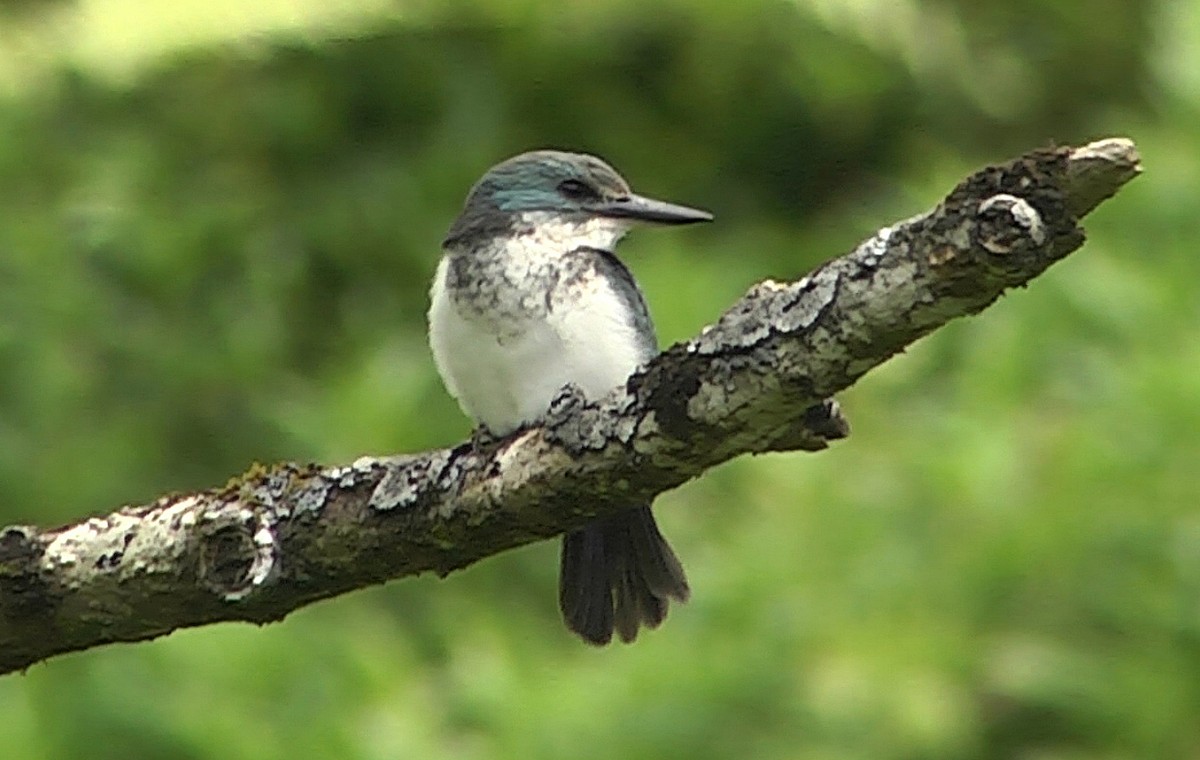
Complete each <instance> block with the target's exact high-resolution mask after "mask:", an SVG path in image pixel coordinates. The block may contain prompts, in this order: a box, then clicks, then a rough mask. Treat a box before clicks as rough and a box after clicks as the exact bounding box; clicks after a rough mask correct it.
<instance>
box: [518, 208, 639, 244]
mask: <svg viewBox="0 0 1200 760" xmlns="http://www.w3.org/2000/svg"><path fill="white" fill-rule="evenodd" d="M521 221H522V222H523V223H524V224H527V225H528V226H529V227H530V228H531V229H530V231H529V232H528V233H525V234H523V235H521V236H520V238H519V239H520V240H521V241H522V242H523V243H524V244H526V245H529V244H532V245H534V246H537V247H539V248H542V247H545V248H556V249H560V250H561V251H562V252H563V253H569V252H570V251H572V250H574V249H576V248H581V247H585V246H586V247H589V248H600V249H602V250H606V251H611V250H612V249H613V247H614V246H616V244H617V241H619V240H620V239H621V238H623V237H625V233H627V232H629V228H630V227H632V224H631V223H630V222H629V221H628V220H625V219H612V218H608V217H591V218H589V219H586V220H583V221H576V220H573V219H568V218H564V217H563V216H562V215H561V214H556V213H554V212H551V211H526V212H525V213H523V214H521ZM523 226H524V225H523Z"/></svg>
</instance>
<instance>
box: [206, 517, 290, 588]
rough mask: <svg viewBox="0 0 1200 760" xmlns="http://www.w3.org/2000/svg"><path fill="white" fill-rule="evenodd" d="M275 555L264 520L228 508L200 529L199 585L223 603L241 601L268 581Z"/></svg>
mask: <svg viewBox="0 0 1200 760" xmlns="http://www.w3.org/2000/svg"><path fill="white" fill-rule="evenodd" d="M278 551H279V546H278V543H277V541H276V539H275V531H274V530H273V529H272V527H271V524H270V522H269V521H268V519H267V518H266V517H264V516H262V515H258V514H256V513H255V512H253V511H252V510H249V509H246V508H245V507H240V506H238V505H236V504H234V505H230V506H228V507H226V508H225V509H223V510H220V511H217V512H213V513H210V514H208V515H205V521H204V522H203V523H202V524H201V526H200V567H199V574H200V581H201V582H202V583H203V584H204V585H205V586H207V587H208V588H209V589H211V590H212V591H213V593H215V594H216V595H217V596H219V597H221V599H223V600H224V601H226V602H237V601H241V600H242V599H245V598H246V597H248V596H250V594H252V593H254V592H255V591H257V590H258V589H259V588H261V587H262V586H263V585H264V584H265V583H266V582H267V579H268V578H270V577H271V575H272V573H273V571H274V570H275V567H276V560H277V557H278Z"/></svg>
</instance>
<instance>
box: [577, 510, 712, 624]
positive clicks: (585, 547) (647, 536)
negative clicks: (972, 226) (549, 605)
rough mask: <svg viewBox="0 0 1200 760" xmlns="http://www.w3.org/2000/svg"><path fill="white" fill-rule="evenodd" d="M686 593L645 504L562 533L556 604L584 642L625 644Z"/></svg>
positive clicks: (678, 569) (673, 558) (679, 572)
mask: <svg viewBox="0 0 1200 760" xmlns="http://www.w3.org/2000/svg"><path fill="white" fill-rule="evenodd" d="M690 595H691V589H689V588H688V582H687V577H686V576H685V575H684V572H683V565H681V564H680V563H679V558H678V557H676V556H675V552H674V551H672V550H671V547H670V545H669V544H667V540H666V539H665V538H663V535H662V533H660V532H659V530H658V525H657V524H656V523H655V522H654V515H653V514H652V513H651V512H650V507H649V506H645V507H638V508H636V509H630V510H628V511H626V512H622V513H620V514H618V515H615V516H613V517H607V518H604V519H602V520H597V521H596V522H593V523H591V524H590V525H587V526H585V527H584V528H583V529H582V530H579V531H576V532H574V533H569V534H567V535H566V536H565V537H563V544H562V563H561V566H560V569H559V577H558V603H559V608H560V609H561V610H562V616H563V620H564V621H565V622H566V624H567V627H568V628H570V629H571V630H572V631H574V632H575V633H577V634H579V636H581V637H582V638H583V639H584V640H585V641H587V642H588V643H591V644H596V645H597V646H602V645H604V644H607V643H608V642H609V641H610V640H611V639H612V635H613V631H614V630H615V631H616V632H617V635H618V636H620V638H621V641H624V642H626V643H628V642H630V641H633V640H634V639H636V638H637V634H638V629H639V628H640V627H641V626H643V625H644V626H646V627H647V628H656V627H658V625H659V624H660V623H661V622H662V621H663V619H664V618H666V616H667V606H668V603H669V601H670V600H671V599H674V600H675V601H678V602H686V601H687V600H688V597H689V596H690Z"/></svg>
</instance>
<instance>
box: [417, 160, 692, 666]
mask: <svg viewBox="0 0 1200 760" xmlns="http://www.w3.org/2000/svg"><path fill="white" fill-rule="evenodd" d="M708 219H711V216H709V215H708V214H707V213H705V212H702V211H696V210H694V209H689V208H686V207H682V206H674V205H672V204H667V203H662V202H659V201H652V200H649V199H646V198H642V197H640V196H637V195H634V194H632V193H631V192H630V189H629V185H628V184H627V183H626V182H625V180H624V179H622V178H621V177H620V175H618V174H617V173H616V172H615V171H614V170H613V169H612V168H611V167H610V166H608V164H606V163H604V162H603V161H601V160H600V159H598V158H595V157H594V156H587V155H581V154H574V153H563V152H560V151H535V152H532V153H525V154H522V155H520V156H516V157H515V158H511V159H509V160H508V161H505V162H503V163H501V164H498V165H497V166H495V167H493V168H492V169H491V170H490V171H489V172H488V173H487V174H485V175H484V177H483V178H482V179H481V180H480V181H479V182H478V183H477V184H476V185H475V187H474V188H472V190H471V192H470V194H469V195H468V197H467V201H466V204H465V205H464V208H463V211H462V213H461V214H460V215H459V217H458V219H457V220H455V222H454V224H453V225H452V226H451V228H450V231H449V233H448V234H447V236H446V240H445V242H444V244H443V252H444V255H443V257H442V260H441V263H440V264H439V265H438V271H437V274H436V276H435V278H434V283H433V289H432V293H431V301H432V303H431V306H430V310H429V323H430V331H429V332H430V345H431V347H432V349H433V354H434V359H435V361H436V363H437V367H438V371H439V372H440V373H441V376H442V379H443V380H444V382H445V383H446V387H447V389H448V390H449V391H450V393H451V395H453V396H454V397H455V399H457V400H458V402H459V405H460V406H461V407H462V408H463V411H465V412H466V413H467V414H468V415H469V416H470V417H471V418H472V419H473V420H475V422H476V423H478V424H479V425H481V426H483V427H485V428H486V429H487V430H488V431H489V432H490V433H492V434H494V435H505V434H507V433H510V432H512V431H513V430H515V429H517V428H518V427H520V426H521V425H524V424H529V423H533V422H536V421H537V420H538V418H540V417H541V416H542V415H543V414H544V413H545V412H546V410H547V408H548V407H549V404H550V401H551V399H553V398H554V396H555V395H556V394H557V393H558V391H559V390H561V389H562V387H563V386H565V385H567V384H568V383H569V384H572V385H574V386H575V387H577V388H579V389H580V390H581V391H582V392H583V393H584V394H585V395H586V396H588V397H590V398H598V397H600V396H602V395H604V394H606V393H608V392H609V391H611V390H612V389H614V388H616V387H617V386H618V385H620V384H621V383H623V382H625V380H626V379H627V378H628V377H629V375H630V374H632V372H633V371H634V370H635V369H636V368H637V367H638V365H640V364H642V363H643V362H645V361H646V360H647V359H649V358H651V357H652V356H654V354H655V352H656V351H657V340H656V338H655V334H654V326H653V324H652V322H651V320H650V313H649V311H648V310H647V308H646V303H645V300H644V299H643V298H642V293H641V291H640V290H639V289H638V286H637V283H636V282H635V281H634V279H633V276H632V275H631V274H630V273H629V270H628V269H626V268H625V265H624V264H622V263H621V262H620V261H619V260H618V259H617V258H616V256H615V255H614V254H613V253H612V248H613V247H614V246H615V245H616V243H617V241H619V240H620V239H621V237H622V236H624V234H625V233H626V232H627V231H628V230H629V228H630V227H631V226H632V225H633V224H634V223H635V222H637V221H650V222H660V223H668V224H670V223H673V224H683V223H689V222H698V221H706V220H708ZM688 593H689V591H688V586H687V580H686V578H685V576H684V573H683V568H682V566H681V565H680V563H679V560H678V559H677V558H676V557H675V554H674V552H673V551H672V550H671V548H670V546H668V545H667V543H666V541H665V540H664V539H663V537H662V534H661V533H659V531H658V527H657V526H656V525H655V523H654V517H653V515H652V514H651V513H650V506H649V504H644V505H631V508H630V509H629V511H627V512H625V513H622V514H619V515H617V516H615V517H611V518H608V519H605V520H599V521H596V522H595V523H593V524H591V525H589V526H587V527H586V528H584V529H583V530H581V531H578V532H575V533H572V534H570V535H568V536H566V537H565V538H564V540H563V551H562V567H561V574H560V581H559V599H560V607H561V609H562V613H563V617H564V620H565V621H566V623H567V625H568V627H570V628H571V629H572V630H573V631H575V632H576V633H578V634H579V635H580V636H582V637H583V638H584V639H585V640H587V641H590V642H592V643H596V644H603V643H606V642H608V641H609V640H610V639H611V637H612V634H613V631H614V629H615V630H616V632H617V633H618V635H619V636H620V637H621V638H622V639H623V640H625V641H632V640H633V639H634V638H635V637H636V635H637V631H638V628H639V627H640V626H642V625H646V626H649V627H654V626H656V625H658V624H659V623H660V622H662V620H663V618H664V616H665V615H666V612H667V605H668V601H669V600H671V599H675V600H677V601H684V600H686V599H687V597H688Z"/></svg>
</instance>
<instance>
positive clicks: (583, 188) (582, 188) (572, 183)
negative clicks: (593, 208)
mask: <svg viewBox="0 0 1200 760" xmlns="http://www.w3.org/2000/svg"><path fill="white" fill-rule="evenodd" d="M558 192H560V193H562V194H563V195H564V196H566V197H567V198H570V199H571V200H576V201H581V200H592V199H594V198H596V197H597V195H596V191H595V190H593V189H592V188H591V187H589V186H588V184H587V183H586V182H583V181H581V180H577V179H564V180H563V181H562V182H559V183H558Z"/></svg>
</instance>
